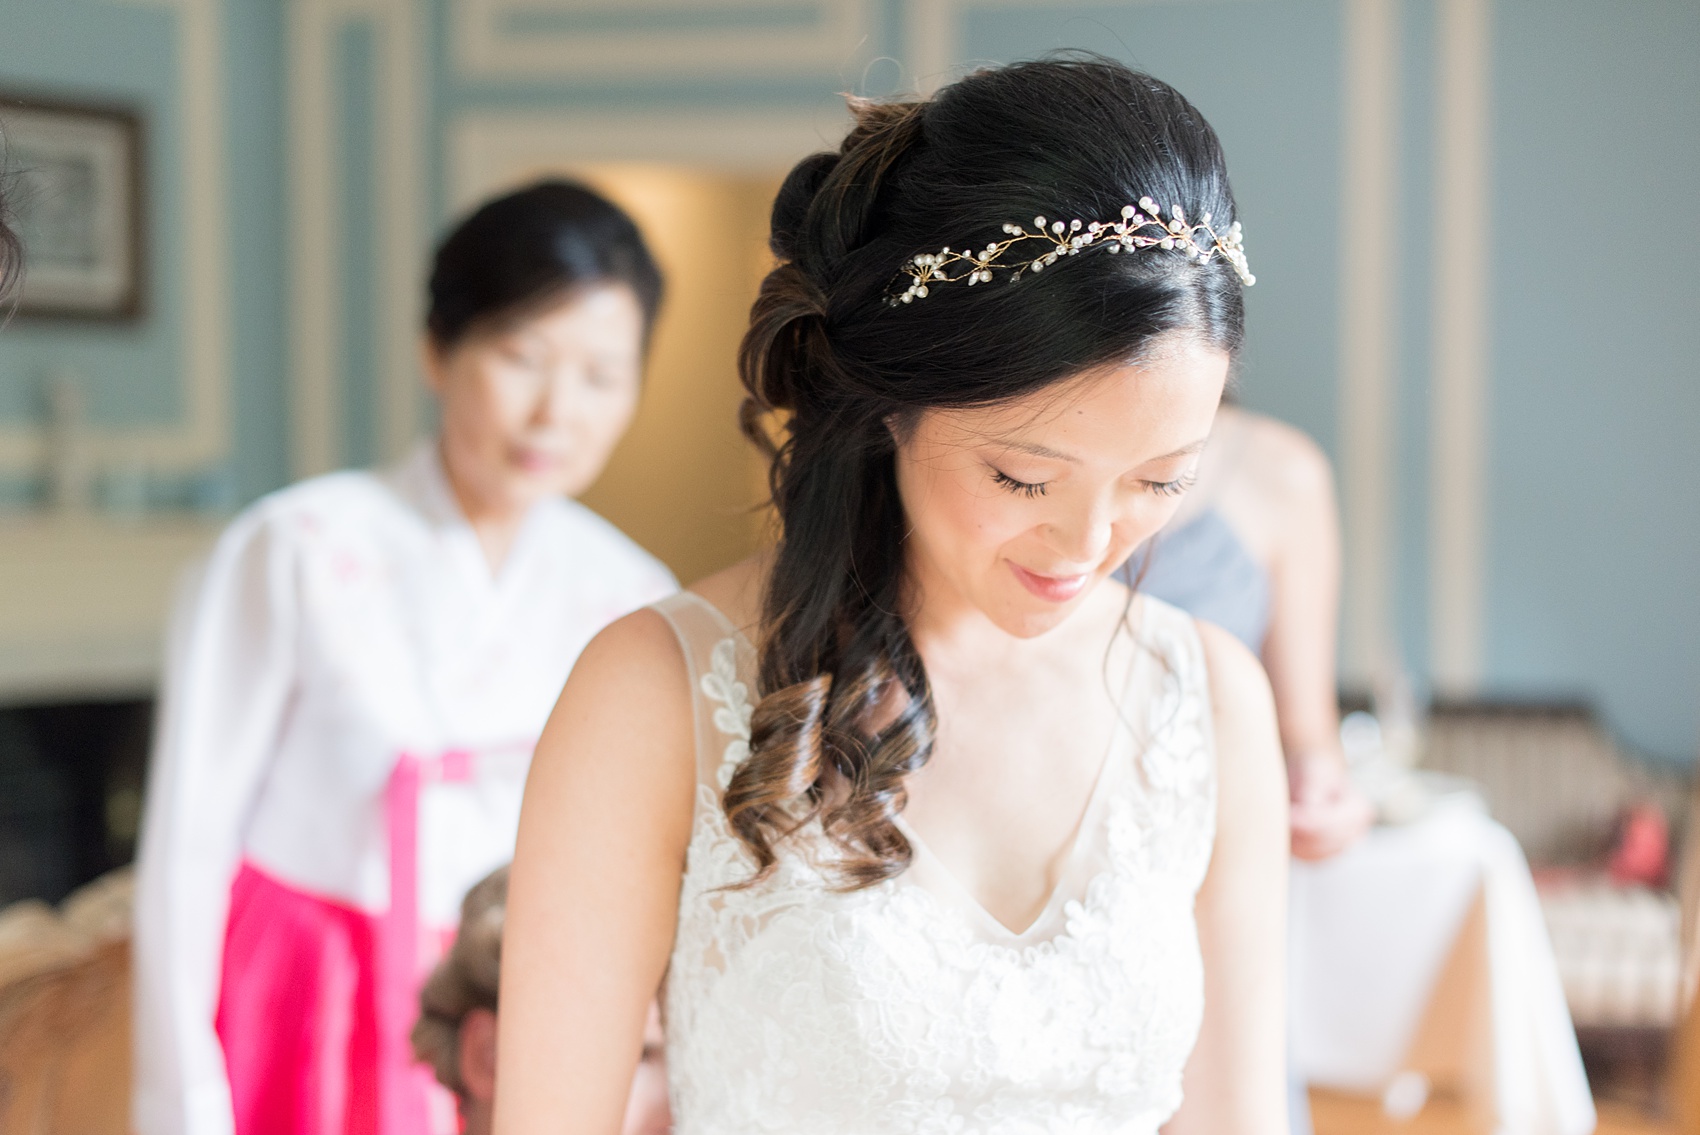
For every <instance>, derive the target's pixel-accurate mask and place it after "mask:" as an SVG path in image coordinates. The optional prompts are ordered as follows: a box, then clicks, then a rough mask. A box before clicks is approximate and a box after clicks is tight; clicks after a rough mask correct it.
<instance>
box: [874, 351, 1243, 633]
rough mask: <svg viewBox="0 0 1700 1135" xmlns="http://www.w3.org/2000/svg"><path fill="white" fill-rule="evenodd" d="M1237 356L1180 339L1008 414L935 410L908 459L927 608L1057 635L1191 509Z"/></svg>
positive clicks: (919, 427)
mask: <svg viewBox="0 0 1700 1135" xmlns="http://www.w3.org/2000/svg"><path fill="white" fill-rule="evenodd" d="M1227 376H1228V356H1227V354H1226V353H1224V352H1222V351H1219V350H1216V349H1214V348H1210V347H1205V346H1201V345H1199V344H1198V343H1196V342H1194V341H1192V340H1174V341H1172V342H1171V343H1170V344H1168V345H1167V348H1166V349H1163V350H1159V351H1157V352H1156V353H1155V354H1154V355H1153V357H1151V358H1148V359H1146V360H1143V361H1141V362H1140V363H1139V364H1138V365H1132V366H1122V367H1114V368H1107V369H1104V370H1099V371H1094V372H1092V373H1090V374H1087V375H1083V376H1081V377H1079V378H1076V379H1071V380H1068V381H1066V382H1063V383H1059V384H1056V385H1054V386H1051V387H1048V388H1046V389H1044V390H1041V391H1038V392H1037V393H1035V394H1032V395H1029V396H1026V397H1024V398H1020V399H1016V400H1014V401H1012V402H1007V403H1003V404H1000V405H997V406H992V407H986V408H976V409H967V410H931V411H928V412H926V413H924V414H922V415H921V417H920V418H919V420H918V421H917V422H916V423H915V424H914V426H913V428H912V429H911V430H909V431H908V433H907V436H904V437H902V438H900V440H899V445H898V451H897V482H898V490H899V492H900V494H901V496H902V499H903V507H904V510H905V513H906V515H907V517H908V520H909V524H910V535H909V542H908V555H909V568H910V571H911V572H912V574H913V578H914V579H915V580H916V582H917V583H918V584H919V585H920V587H921V589H922V594H923V596H924V599H925V601H927V602H928V603H932V602H934V601H935V600H938V601H943V602H946V603H952V604H958V603H961V604H967V605H968V606H971V607H974V608H978V609H979V610H980V611H981V612H983V613H984V614H985V615H986V616H987V617H988V618H989V619H991V621H992V622H993V623H995V624H996V625H997V626H999V627H1001V628H1003V629H1004V630H1005V631H1007V632H1008V633H1010V634H1012V635H1017V636H1019V637H1022V638H1028V637H1032V636H1034V635H1039V634H1043V633H1044V632H1045V631H1047V630H1050V629H1051V628H1052V627H1055V626H1056V625H1057V624H1059V623H1060V622H1062V621H1063V620H1064V619H1065V618H1066V617H1067V616H1068V615H1069V613H1070V612H1072V611H1073V610H1074V609H1075V608H1077V607H1078V606H1080V604H1081V602H1082V601H1083V600H1084V598H1085V596H1086V595H1087V594H1088V593H1090V592H1091V590H1092V589H1093V588H1094V587H1095V586H1096V585H1097V584H1099V583H1100V582H1102V581H1103V579H1104V578H1105V577H1106V576H1108V575H1109V574H1110V573H1111V572H1113V571H1115V570H1116V569H1117V568H1118V567H1120V566H1121V565H1122V563H1123V562H1125V561H1126V559H1127V557H1128V556H1129V555H1130V554H1131V553H1132V552H1133V550H1134V548H1135V547H1137V546H1138V545H1139V544H1140V542H1142V541H1143V540H1145V539H1146V538H1147V537H1149V536H1151V535H1152V534H1153V533H1155V532H1156V531H1157V530H1158V529H1159V528H1161V527H1162V526H1163V525H1164V524H1165V523H1167V522H1168V520H1169V518H1170V517H1171V516H1173V515H1174V513H1175V509H1176V508H1178V507H1179V506H1180V498H1181V496H1182V494H1183V493H1185V491H1186V489H1187V487H1188V486H1189V485H1190V484H1191V481H1192V477H1193V471H1194V469H1195V467H1196V466H1197V464H1198V455H1199V452H1200V450H1202V449H1203V446H1204V441H1205V438H1206V437H1207V436H1208V435H1209V433H1210V426H1211V422H1212V421H1213V420H1214V418H1215V415H1216V407H1217V406H1218V404H1219V403H1220V402H1221V400H1222V388H1223V385H1224V383H1225V382H1226V381H1227Z"/></svg>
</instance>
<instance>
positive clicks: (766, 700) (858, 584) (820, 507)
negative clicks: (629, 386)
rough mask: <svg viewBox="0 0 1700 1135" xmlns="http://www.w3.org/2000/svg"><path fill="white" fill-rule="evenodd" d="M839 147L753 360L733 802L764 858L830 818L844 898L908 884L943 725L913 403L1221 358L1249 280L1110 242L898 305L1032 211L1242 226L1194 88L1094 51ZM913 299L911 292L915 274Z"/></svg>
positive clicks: (865, 114)
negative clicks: (1164, 213) (766, 565)
mask: <svg viewBox="0 0 1700 1135" xmlns="http://www.w3.org/2000/svg"><path fill="white" fill-rule="evenodd" d="M851 111H852V113H853V115H854V117H855V124H854V126H853V127H852V129H851V131H850V133H849V134H848V136H847V137H846V138H845V139H844V142H843V144H842V145H841V146H840V147H839V149H838V150H837V152H828V153H820V154H815V155H814V156H812V157H809V158H807V159H805V160H804V161H802V162H801V163H799V164H798V165H797V167H796V168H795V169H794V170H792V171H791V174H790V176H789V177H787V178H786V180H785V182H784V184H783V186H782V187H781V188H780V190H779V194H778V197H777V199H776V200H775V202H774V206H773V228H772V241H771V243H772V248H773V252H774V254H775V256H777V257H778V259H779V265H778V266H777V267H776V268H774V269H773V271H772V272H770V273H769V274H768V276H767V278H766V279H765V280H764V281H763V282H762V286H761V290H760V293H759V295H758V297H757V299H756V302H755V305H754V307H753V308H752V310H751V315H750V327H749V330H748V331H747V332H746V334H745V336H744V340H743V344H742V347H741V348H740V353H739V368H740V373H741V376H742V379H743V382H744V386H745V389H746V392H747V397H746V400H745V403H744V406H743V410H742V425H743V428H744V432H745V434H746V435H747V436H748V437H749V438H750V440H751V441H752V442H754V443H755V444H756V445H757V446H758V447H760V448H762V449H763V451H764V452H765V453H767V454H768V455H769V457H770V458H771V463H772V464H771V469H770V474H769V480H770V487H771V490H772V495H773V503H774V506H775V509H776V511H777V514H778V518H779V522H780V539H779V541H778V545H777V547H776V549H775V552H774V558H773V562H772V568H771V572H770V575H769V578H768V582H767V588H766V593H765V595H764V597H763V612H762V623H763V625H762V636H761V647H760V675H761V677H760V681H761V694H762V696H761V699H760V701H759V703H758V704H757V706H756V708H755V713H754V717H753V720H752V722H751V732H752V736H751V748H750V755H749V757H748V759H747V760H745V761H744V762H743V763H742V764H741V765H740V766H739V767H738V769H737V770H736V772H735V773H734V775H733V778H732V781H731V783H730V785H729V786H728V788H727V791H726V794H725V799H724V805H723V806H724V809H725V812H726V816H727V819H728V822H729V823H730V825H731V827H732V830H733V832H734V833H735V834H736V835H737V837H738V838H739V840H740V841H741V842H742V843H743V844H744V846H745V847H746V848H747V849H748V850H749V852H750V853H751V855H752V856H753V857H754V860H755V863H756V867H757V872H756V875H755V876H754V878H753V879H752V881H755V880H759V879H761V878H765V877H766V876H767V875H768V874H770V873H771V872H772V870H773V869H774V866H775V864H776V862H777V851H776V849H777V846H778V844H779V843H780V842H782V841H783V840H784V839H785V838H786V837H787V836H788V835H790V834H791V833H793V832H795V831H796V830H798V829H799V828H801V827H803V826H804V825H806V824H809V823H811V822H813V821H816V820H818V821H819V822H820V824H821V827H822V830H823V831H824V832H825V834H826V835H827V837H828V838H829V840H830V841H831V842H832V843H833V844H834V845H835V848H836V850H837V852H838V862H837V868H838V870H839V873H840V883H841V885H842V886H844V887H846V888H851V889H853V888H857V887H864V886H870V885H873V884H875V883H878V882H880V881H881V880H883V879H887V878H890V877H892V876H894V875H896V874H898V873H899V872H901V871H903V870H904V869H905V868H906V867H907V866H908V864H909V861H910V858H911V855H912V849H911V847H910V846H909V843H908V841H907V840H906V839H905V838H904V837H903V834H902V832H901V831H900V830H899V829H898V828H897V827H896V825H895V824H894V823H893V820H894V818H895V817H896V816H897V815H898V813H900V812H901V811H902V809H903V807H904V804H905V803H906V796H905V793H904V786H903V784H904V777H905V776H906V775H907V774H909V773H912V772H914V771H916V770H917V769H919V768H920V767H921V766H922V765H923V764H925V762H926V760H927V757H928V755H929V754H930V753H931V750H932V743H933V736H934V733H935V726H936V718H935V715H934V710H933V702H932V696H931V693H930V689H929V686H928V683H927V675H926V670H925V668H924V667H923V665H922V663H921V658H920V655H919V653H918V652H917V651H916V649H915V645H914V643H913V642H912V641H911V640H910V637H909V631H908V627H907V624H906V622H905V619H904V611H903V602H904V590H903V571H904V551H903V542H904V533H905V531H906V525H905V520H904V517H903V509H902V505H901V502H900V501H899V498H898V492H897V481H896V471H895V464H894V456H895V452H896V444H897V443H896V440H895V438H894V436H893V434H894V431H895V432H897V433H901V432H902V431H903V430H904V429H906V428H907V427H908V426H909V425H910V424H912V423H913V422H914V421H915V419H916V418H917V416H918V415H920V414H921V413H922V412H923V411H925V410H928V409H934V408H949V407H967V406H983V405H989V404H995V403H999V402H1003V401H1006V400H1009V399H1014V398H1019V397H1022V396H1023V395H1027V394H1030V393H1033V392H1035V391H1039V390H1042V389H1044V388H1045V387H1047V386H1050V385H1052V384H1054V383H1057V382H1059V381H1062V380H1064V379H1067V378H1071V377H1075V376H1078V375H1080V374H1082V373H1083V372H1086V371H1089V370H1092V369H1093V368H1097V367H1102V366H1105V365H1109V364H1113V363H1126V362H1129V361H1133V360H1137V359H1138V358H1140V357H1141V356H1143V355H1146V354H1147V353H1149V352H1150V351H1151V349H1152V348H1153V347H1154V346H1156V345H1157V343H1158V341H1159V340H1161V339H1163V338H1164V337H1172V336H1188V337H1191V338H1193V339H1194V340H1195V341H1198V342H1201V343H1203V344H1206V345H1208V346H1211V347H1214V348H1218V349H1221V350H1224V351H1227V352H1229V353H1230V354H1232V353H1234V352H1236V351H1237V350H1238V348H1239V346H1240V341H1241V338H1242V335H1243V327H1244V308H1243V299H1242V296H1241V284H1240V281H1239V278H1238V277H1237V276H1236V275H1235V273H1234V270H1233V268H1232V267H1231V265H1229V264H1228V263H1227V262H1226V261H1224V260H1223V259H1221V258H1219V257H1213V258H1211V259H1209V260H1206V261H1204V262H1203V263H1194V262H1192V261H1190V260H1188V259H1187V258H1186V257H1185V256H1184V254H1182V253H1181V252H1178V251H1176V252H1169V251H1163V250H1159V249H1150V250H1144V251H1140V252H1138V253H1132V254H1127V255H1120V256H1117V255H1112V254H1109V253H1108V252H1107V251H1106V250H1101V249H1100V250H1095V251H1092V252H1089V253H1083V254H1081V255H1079V256H1076V257H1072V258H1070V259H1068V260H1067V261H1064V262H1062V263H1059V264H1058V265H1057V266H1056V267H1054V268H1052V269H1051V270H1049V271H1046V272H1044V273H1043V275H1029V276H1026V277H1024V278H1022V279H1021V280H1020V281H1018V282H1015V283H1011V282H1009V281H1008V278H1007V277H1005V276H1000V277H999V278H998V279H997V280H996V281H995V282H993V283H991V284H982V285H980V286H977V287H974V288H969V287H968V286H967V285H966V283H959V284H955V285H951V286H944V287H939V288H936V289H934V290H933V292H932V294H931V295H929V296H928V297H926V298H924V299H921V300H919V301H917V302H914V303H912V304H906V305H902V306H893V305H892V304H891V303H890V302H889V297H890V296H891V295H892V294H893V292H894V291H895V290H900V287H901V286H900V285H898V283H897V281H898V280H899V279H900V278H901V277H900V276H899V270H900V268H901V266H902V265H903V264H904V263H905V262H907V261H908V260H909V258H910V257H912V256H914V255H915V254H916V253H919V252H924V251H936V250H937V249H939V248H940V247H941V246H943V245H950V246H951V247H953V248H978V247H983V246H984V245H985V244H987V243H988V242H990V241H993V240H996V239H999V237H1000V236H1001V227H1002V225H1003V224H1004V223H1006V222H1023V223H1025V222H1028V221H1030V220H1031V219H1032V218H1033V217H1035V216H1040V215H1042V216H1045V217H1047V218H1059V219H1064V220H1070V219H1073V218H1077V217H1078V218H1081V219H1082V220H1086V221H1090V220H1104V221H1109V220H1115V219H1117V218H1119V216H1120V212H1121V209H1122V207H1123V206H1124V205H1128V204H1132V203H1134V202H1137V201H1138V200H1139V199H1140V198H1141V197H1144V196H1150V197H1153V198H1155V199H1156V200H1157V201H1159V202H1160V203H1162V204H1164V205H1169V204H1178V205H1180V206H1182V207H1183V208H1184V209H1185V212H1186V214H1187V215H1188V216H1189V217H1196V216H1202V215H1203V214H1204V213H1207V212H1208V213H1210V214H1211V215H1212V217H1213V218H1214V223H1215V224H1216V225H1217V227H1218V228H1219V229H1220V230H1225V229H1226V227H1227V226H1228V225H1231V224H1232V223H1233V221H1234V219H1235V210H1234V200H1233V194H1232V191H1231V190H1230V188H1229V185H1228V177H1227V172H1226V168H1225V165H1224V162H1223V157H1222V151H1221V146H1220V144H1219V143H1218V141H1217V139H1216V134H1215V132H1214V131H1213V130H1212V129H1211V128H1210V125H1209V123H1207V122H1206V121H1205V120H1204V117H1203V116H1202V115H1201V114H1199V112H1198V111H1197V110H1196V109H1195V108H1194V107H1193V106H1192V104H1190V103H1189V102H1187V101H1186V99H1184V98H1182V97H1181V95H1180V94H1179V93H1178V92H1177V91H1175V90H1174V88H1172V87H1170V86H1168V85H1167V84H1166V83H1163V82H1160V81H1159V80H1157V79H1154V78H1152V77H1150V76H1149V75H1144V74H1140V73H1138V72H1135V71H1132V70H1130V69H1128V68H1127V67H1125V66H1123V65H1121V64H1119V63H1116V62H1114V61H1112V60H1109V59H1105V58H1102V57H1099V56H1086V55H1069V56H1062V57H1052V58H1048V59H1045V60H1041V61H1037V62H1030V63H1019V64H1015V65H1013V66H1009V67H1002V68H996V69H991V70H986V71H980V72H977V73H975V74H972V75H969V76H968V77H966V78H964V79H962V80H961V81H959V82H957V83H955V84H952V85H951V86H949V87H946V88H945V89H943V90H942V91H940V92H939V93H938V95H936V96H935V97H934V98H933V99H931V100H929V101H926V102H885V103H880V102H869V101H864V100H856V99H852V100H851ZM905 282H907V281H906V279H905Z"/></svg>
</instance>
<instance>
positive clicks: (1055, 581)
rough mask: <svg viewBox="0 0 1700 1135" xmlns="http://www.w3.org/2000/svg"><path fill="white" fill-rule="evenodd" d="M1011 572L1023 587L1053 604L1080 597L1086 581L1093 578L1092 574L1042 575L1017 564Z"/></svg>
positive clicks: (1012, 565) (1011, 566) (1012, 567)
mask: <svg viewBox="0 0 1700 1135" xmlns="http://www.w3.org/2000/svg"><path fill="white" fill-rule="evenodd" d="M1009 570H1010V571H1012V572H1014V573H1015V578H1016V579H1019V580H1020V581H1021V586H1023V587H1025V588H1026V589H1027V590H1029V591H1031V592H1032V593H1033V594H1035V595H1037V596H1038V597H1039V598H1041V599H1044V600H1046V601H1048V602H1051V603H1067V602H1068V601H1069V600H1070V599H1073V598H1074V597H1075V596H1076V595H1079V594H1080V592H1081V590H1082V589H1083V588H1085V586H1086V581H1087V580H1089V579H1091V578H1092V574H1091V573H1090V572H1082V573H1081V574H1080V575H1040V574H1039V573H1038V572H1036V571H1028V570H1027V569H1026V568H1024V567H1022V566H1021V565H1020V564H1016V563H1012V564H1010V565H1009Z"/></svg>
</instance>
